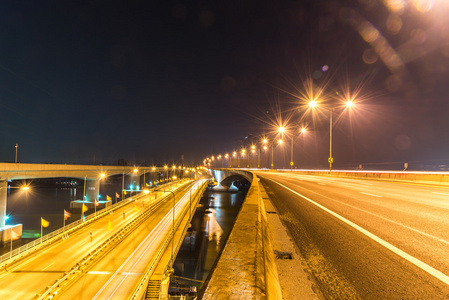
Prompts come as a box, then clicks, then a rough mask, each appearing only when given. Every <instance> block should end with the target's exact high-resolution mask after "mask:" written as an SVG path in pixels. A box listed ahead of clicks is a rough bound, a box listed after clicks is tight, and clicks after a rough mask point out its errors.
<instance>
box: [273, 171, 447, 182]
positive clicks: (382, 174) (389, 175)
mask: <svg viewBox="0 0 449 300" xmlns="http://www.w3.org/2000/svg"><path fill="white" fill-rule="evenodd" d="M275 171H277V172H286V173H290V172H291V171H290V170H275ZM270 172H271V171H270ZM293 174H305V175H322V176H334V177H347V178H364V179H374V180H385V181H397V182H413V183H423V184H434V185H441V186H449V172H407V171H403V172H400V171H396V172H395V171H348V170H335V171H332V173H330V174H329V171H325V170H293Z"/></svg>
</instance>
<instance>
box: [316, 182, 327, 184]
mask: <svg viewBox="0 0 449 300" xmlns="http://www.w3.org/2000/svg"><path fill="white" fill-rule="evenodd" d="M317 183H318V184H321V185H326V184H325V183H321V182H317Z"/></svg>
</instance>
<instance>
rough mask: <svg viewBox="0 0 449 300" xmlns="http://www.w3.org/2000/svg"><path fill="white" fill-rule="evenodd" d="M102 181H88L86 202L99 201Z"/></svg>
mask: <svg viewBox="0 0 449 300" xmlns="http://www.w3.org/2000/svg"><path fill="white" fill-rule="evenodd" d="M99 194H100V179H94V180H87V182H86V201H88V202H93V201H94V200H95V199H97V201H99V199H98V195H99Z"/></svg>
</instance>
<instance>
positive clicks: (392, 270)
mask: <svg viewBox="0 0 449 300" xmlns="http://www.w3.org/2000/svg"><path fill="white" fill-rule="evenodd" d="M256 173H257V175H258V176H259V177H260V178H261V182H262V183H263V185H264V186H265V187H266V189H267V192H268V195H269V196H270V198H271V200H272V202H273V204H274V205H275V206H276V207H277V210H278V212H279V214H280V217H281V219H282V220H283V222H284V224H286V225H287V227H288V229H289V231H290V233H291V235H292V238H293V239H294V241H295V242H296V244H297V245H298V248H299V249H300V251H301V253H302V254H303V256H304V258H305V259H306V261H307V263H308V265H309V267H310V270H311V272H312V273H313V274H314V275H315V276H314V277H315V279H316V281H317V283H318V285H319V287H320V290H322V292H323V294H324V296H325V298H326V299H448V298H449V277H448V275H449V259H448V254H449V188H445V187H438V186H430V185H420V184H406V183H394V182H385V181H375V180H360V179H345V178H336V177H328V176H312V175H299V174H295V173H288V172H283V173H282V172H278V173H275V172H256ZM280 280H282V278H280Z"/></svg>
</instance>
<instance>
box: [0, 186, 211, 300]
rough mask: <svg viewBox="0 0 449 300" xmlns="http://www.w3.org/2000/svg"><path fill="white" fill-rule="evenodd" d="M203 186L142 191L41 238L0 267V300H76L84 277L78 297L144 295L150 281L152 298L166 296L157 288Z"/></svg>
mask: <svg viewBox="0 0 449 300" xmlns="http://www.w3.org/2000/svg"><path fill="white" fill-rule="evenodd" d="M205 186H206V181H204V180H199V181H194V182H193V181H186V182H184V183H177V184H176V185H175V186H173V187H172V188H169V186H162V187H158V188H157V189H153V190H151V191H147V192H145V193H144V192H142V193H140V194H139V195H137V196H133V197H132V198H128V199H126V200H122V201H120V202H118V203H116V204H114V205H112V206H111V207H108V208H105V209H103V210H100V211H97V215H96V216H93V215H89V216H88V217H87V218H86V221H85V222H83V223H78V224H74V225H73V226H71V227H69V228H66V230H65V231H64V232H62V230H59V231H58V232H55V233H54V234H51V235H50V236H49V237H44V238H43V239H42V242H40V243H37V244H35V245H34V247H31V248H30V249H29V250H27V251H26V252H25V253H21V254H17V255H13V256H12V257H11V258H10V259H8V260H6V261H4V262H3V264H2V265H3V266H4V270H3V272H1V273H0V278H1V279H2V282H4V283H5V285H4V288H2V289H1V290H0V298H2V299H27V298H28V299H30V298H32V297H33V296H35V295H36V293H38V295H37V296H36V297H35V298H36V299H52V298H54V297H55V296H56V295H57V296H58V297H61V298H65V297H66V298H67V299H74V298H77V299H81V298H83V297H84V296H80V294H79V289H80V288H81V289H84V288H83V283H84V280H83V278H85V277H86V276H87V277H89V282H91V284H90V285H89V286H91V289H89V291H84V294H88V293H90V294H89V296H86V298H89V299H92V297H99V298H104V297H106V296H105V295H108V296H107V297H111V298H116V299H123V295H127V296H129V295H140V296H142V295H146V293H147V287H148V284H149V282H150V280H151V282H152V284H151V286H152V287H153V288H154V285H155V284H154V283H155V282H157V283H158V284H159V286H158V288H157V295H156V296H154V297H157V298H158V297H159V293H160V292H162V293H164V291H165V293H166V292H167V289H168V285H165V286H162V288H160V287H161V283H163V282H164V281H165V282H167V278H169V275H170V270H171V267H172V263H173V261H174V257H175V256H176V253H177V251H178V249H179V247H180V245H181V243H182V240H183V236H184V233H185V231H186V229H187V227H188V224H189V223H190V219H191V217H192V214H193V211H194V210H195V206H196V204H197V203H198V201H199V199H200V198H201V196H202V193H203V191H204V188H205ZM67 236H69V238H67ZM173 237H174V238H173ZM130 245H131V247H129V246H130ZM132 245H135V246H132ZM117 254H119V255H117ZM117 264H119V265H120V264H121V266H116V265H117ZM101 265H106V266H107V267H109V269H108V271H107V272H104V271H102V272H98V271H95V270H92V268H93V267H95V268H96V267H98V266H101ZM110 267H112V268H110ZM117 268H118V269H117ZM108 274H110V275H109V276H105V275H108ZM123 274H128V275H123ZM129 274H140V275H139V276H135V275H133V276H129ZM93 277H95V279H93V281H91V280H92V278H93ZM33 278H35V279H33ZM154 278H158V279H154ZM36 279H38V280H36ZM98 285H100V286H98ZM164 288H165V289H164ZM100 291H101V293H102V294H101V293H100ZM72 293H74V294H72ZM97 293H100V294H101V295H100V294H98V295H97V296H95V295H96V294H97ZM140 296H139V297H140ZM135 297H137V296H135ZM136 299H137V298H136ZM139 299H140V298H139Z"/></svg>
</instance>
